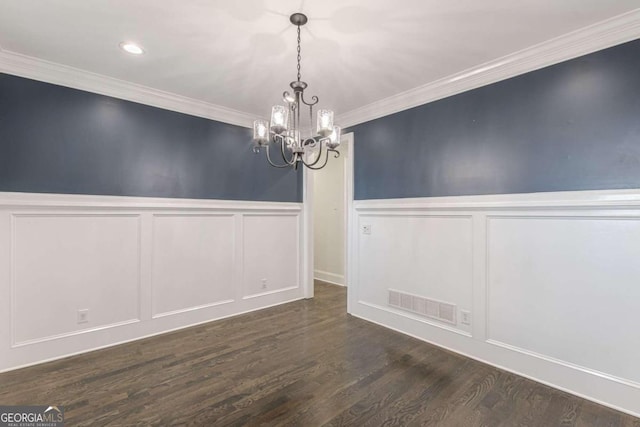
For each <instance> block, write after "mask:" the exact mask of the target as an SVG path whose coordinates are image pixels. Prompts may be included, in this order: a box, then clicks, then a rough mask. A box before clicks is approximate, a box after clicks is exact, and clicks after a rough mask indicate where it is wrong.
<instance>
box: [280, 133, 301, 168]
mask: <svg viewBox="0 0 640 427" xmlns="http://www.w3.org/2000/svg"><path fill="white" fill-rule="evenodd" d="M287 138H288V137H286V136H280V154H281V155H282V160H284V162H285V163H286V164H288V165H289V166H292V165H295V164H296V160H297V156H296V153H293V154H292V156H291V159H287V155H286V153H285V151H284V145H285V143H286V141H287Z"/></svg>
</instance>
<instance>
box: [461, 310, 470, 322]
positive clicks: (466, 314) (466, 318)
mask: <svg viewBox="0 0 640 427" xmlns="http://www.w3.org/2000/svg"><path fill="white" fill-rule="evenodd" d="M460 317H461V318H462V319H461V320H460V321H461V322H462V324H463V325H471V312H469V311H466V310H460Z"/></svg>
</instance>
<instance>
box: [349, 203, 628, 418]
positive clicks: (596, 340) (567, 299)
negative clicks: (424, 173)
mask: <svg viewBox="0 0 640 427" xmlns="http://www.w3.org/2000/svg"><path fill="white" fill-rule="evenodd" d="M351 214H352V215H353V218H354V227H353V229H352V231H351V235H350V236H349V238H350V239H351V242H353V243H352V245H351V247H352V250H351V252H350V254H349V255H350V256H349V259H350V263H349V271H350V275H351V276H350V277H351V279H350V280H351V281H350V283H351V286H350V287H349V292H348V295H349V304H348V306H349V312H350V313H351V314H352V315H354V316H357V317H361V318H363V319H366V320H369V321H372V322H374V323H378V324H380V325H383V326H386V327H388V328H391V329H394V330H397V331H399V332H402V333H405V334H408V335H411V336H414V337H416V338H419V339H421V340H424V341H427V342H431V343H433V344H435V345H438V346H441V347H444V348H447V349H450V350H452V351H455V352H458V353H461V354H464V355H466V356H468V357H471V358H473V359H477V360H480V361H483V362H485V363H488V364H491V365H494V366H497V367H500V368H503V369H506V370H508V371H511V372H514V373H516V374H519V375H522V376H525V377H527V378H531V379H533V380H536V381H539V382H542V383H544V384H548V385H550V386H552V387H555V388H558V389H561V390H565V391H567V392H570V393H573V394H575V395H578V396H581V397H584V398H587V399H590V400H593V401H595V402H598V403H601V404H604V405H607V406H610V407H612V408H615V409H618V410H621V411H623V412H626V413H629V414H632V415H635V416H640V372H639V371H638V364H637V361H638V360H640V340H638V330H640V321H639V320H638V317H637V313H638V312H640V286H638V281H639V279H640V264H638V262H637V254H638V247H640V190H611V191H609V190H605V191H577V192H556V193H536V194H512V195H489V196H459V197H438V198H415V199H387V200H363V201H355V202H354V208H353V211H352V212H351ZM390 290H391V291H392V292H389V291H390ZM397 292H400V293H401V294H402V295H403V297H402V299H401V300H399V299H398V296H397V295H398V294H397ZM416 297H417V298H416ZM394 298H395V300H394ZM424 299H426V300H429V301H442V302H445V303H446V307H451V306H455V307H456V308H455V309H456V311H457V312H456V313H455V320H454V322H450V321H448V322H444V321H440V320H438V318H437V316H438V312H437V310H438V308H437V305H432V306H431V308H429V307H427V306H424V303H421V301H424ZM420 304H423V305H420ZM429 310H431V312H430V313H429V315H426V313H428V312H429ZM433 310H436V311H435V312H434V311H433ZM449 314H450V313H449Z"/></svg>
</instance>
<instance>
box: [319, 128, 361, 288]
mask: <svg viewBox="0 0 640 427" xmlns="http://www.w3.org/2000/svg"><path fill="white" fill-rule="evenodd" d="M338 151H339V152H340V157H339V158H337V159H336V158H333V157H331V158H330V160H329V162H328V163H327V166H325V167H324V168H323V169H321V170H318V171H314V172H313V254H314V256H313V265H314V269H313V277H314V279H315V280H318V281H322V282H325V283H329V284H332V285H338V286H347V235H348V234H347V226H348V218H349V212H350V209H351V201H352V200H353V194H352V193H353V192H352V190H351V187H352V182H353V179H352V175H353V172H352V170H353V169H352V162H353V134H352V133H350V134H346V135H343V136H342V138H341V141H340V146H339V147H338Z"/></svg>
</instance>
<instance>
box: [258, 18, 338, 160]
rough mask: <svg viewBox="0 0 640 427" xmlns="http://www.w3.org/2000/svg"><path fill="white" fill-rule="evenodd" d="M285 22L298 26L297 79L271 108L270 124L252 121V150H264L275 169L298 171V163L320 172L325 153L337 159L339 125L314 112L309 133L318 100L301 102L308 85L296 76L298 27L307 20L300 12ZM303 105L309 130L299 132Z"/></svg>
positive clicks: (328, 112)
mask: <svg viewBox="0 0 640 427" xmlns="http://www.w3.org/2000/svg"><path fill="white" fill-rule="evenodd" d="M289 20H290V21H291V23H292V24H293V25H295V26H296V27H298V28H297V30H298V57H297V59H298V75H297V77H298V79H297V80H296V81H293V82H291V85H290V86H291V89H293V94H291V93H290V92H288V91H285V92H284V93H283V94H282V99H283V101H284V102H285V105H274V106H273V108H272V109H271V121H270V122H268V121H266V120H256V121H254V122H253V143H254V148H253V150H254V152H256V153H257V152H260V150H261V149H264V151H265V153H266V157H267V161H268V162H269V163H270V164H271V165H272V166H274V167H277V168H286V167H293V168H294V169H298V166H299V165H300V164H302V165H304V166H306V167H308V168H309V169H314V170H316V169H322V168H323V167H325V166H326V164H327V162H328V161H329V153H333V154H334V156H335V157H336V158H338V157H339V156H340V152H339V151H338V150H336V148H337V147H338V145H340V126H334V125H333V111H331V110H318V115H317V122H316V134H315V135H313V134H312V129H313V106H314V105H316V104H317V103H318V101H319V100H318V97H317V96H315V95H314V96H312V97H311V102H307V100H305V97H304V91H305V89H306V88H307V86H308V85H307V83H306V82H304V81H302V80H301V74H300V61H301V59H302V57H301V53H300V27H302V26H303V25H304V24H306V23H307V21H308V19H307V16H306V15H304V14H302V13H294V14H293V15H291V16H290V17H289ZM304 106H307V107H308V108H309V127H308V130H306V129H305V131H302V130H301V119H300V116H301V111H302V109H303V108H304ZM303 132H304V133H305V135H303ZM270 149H275V150H277V151H278V152H279V153H280V156H281V157H282V161H281V162H280V160H278V161H276V162H274V161H273V160H272V159H271V154H270V152H269V150H270Z"/></svg>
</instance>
